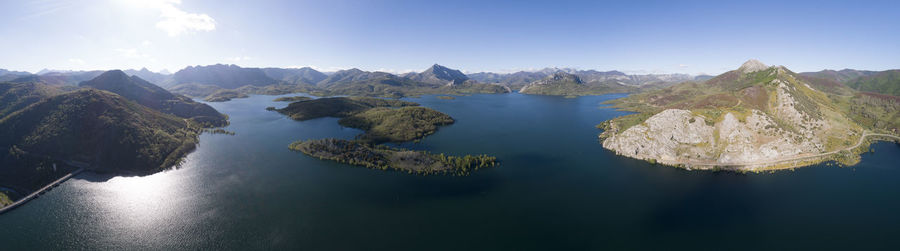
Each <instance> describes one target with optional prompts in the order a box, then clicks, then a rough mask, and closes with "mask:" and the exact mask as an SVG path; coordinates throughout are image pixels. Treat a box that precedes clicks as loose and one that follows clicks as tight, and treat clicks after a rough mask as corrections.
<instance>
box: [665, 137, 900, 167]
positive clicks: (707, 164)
mask: <svg viewBox="0 0 900 251" xmlns="http://www.w3.org/2000/svg"><path fill="white" fill-rule="evenodd" d="M871 136H880V137H888V138H894V139H897V140H900V137H898V136H894V135H890V134H883V133H869V132H864V133H863V135H862V137H859V142H856V145H853V146H851V147H848V148H846V149H841V150H834V151H830V152H825V153H819V154H813V155H805V156H795V157H790V158H785V159H777V160H769V161H759V162H751V163H719V162H713V161H704V162H699V161H697V162H695V161H676V162H672V164H675V165H686V166H691V167H698V166H705V167H730V166H731V167H741V166H763V167H768V166H772V165H774V164H779V163H784V162H794V161H801V160H806V159H813V158H820V157H824V156H828V155H832V154H836V153H839V152H841V151H849V150H853V149H854V148H857V147H859V146H860V145H862V143H863V141H864V140H865V139H866V138H867V137H871Z"/></svg>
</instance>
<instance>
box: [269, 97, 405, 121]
mask: <svg viewBox="0 0 900 251" xmlns="http://www.w3.org/2000/svg"><path fill="white" fill-rule="evenodd" d="M417 105H419V104H416V103H413V102H406V101H400V100H389V99H378V98H365V97H339V98H320V99H313V100H305V101H298V102H294V103H291V104H289V105H288V106H287V107H285V108H281V109H277V111H278V112H279V113H281V114H284V115H287V116H290V117H291V118H292V119H294V120H308V119H315V118H322V117H338V118H342V117H347V116H350V115H353V114H356V113H359V112H362V111H365V110H368V109H371V108H374V107H402V106H417Z"/></svg>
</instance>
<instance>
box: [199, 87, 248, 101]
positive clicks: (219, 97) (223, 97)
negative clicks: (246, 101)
mask: <svg viewBox="0 0 900 251" xmlns="http://www.w3.org/2000/svg"><path fill="white" fill-rule="evenodd" d="M246 97H249V96H247V94H245V93H242V92H238V91H235V90H218V91H216V92H213V93H212V94H210V95H209V96H206V99H204V100H206V102H225V101H230V100H231V99H236V98H246Z"/></svg>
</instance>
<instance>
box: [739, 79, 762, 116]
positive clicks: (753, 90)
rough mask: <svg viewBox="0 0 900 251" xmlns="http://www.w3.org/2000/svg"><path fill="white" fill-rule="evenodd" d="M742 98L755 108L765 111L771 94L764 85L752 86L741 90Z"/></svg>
mask: <svg viewBox="0 0 900 251" xmlns="http://www.w3.org/2000/svg"><path fill="white" fill-rule="evenodd" d="M740 95H741V100H742V101H743V102H744V103H746V104H748V105H750V106H752V107H753V108H754V109H757V110H761V111H765V110H766V107H767V104H768V102H769V94H768V93H766V89H765V88H763V87H762V86H758V85H757V86H751V87H748V88H744V89H743V90H741V92H740Z"/></svg>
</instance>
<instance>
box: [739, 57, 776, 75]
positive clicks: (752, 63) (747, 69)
mask: <svg viewBox="0 0 900 251" xmlns="http://www.w3.org/2000/svg"><path fill="white" fill-rule="evenodd" d="M768 68H769V66H766V64H763V63H762V62H759V61H758V60H756V59H750V60H747V62H744V64H742V65H741V67H740V68H738V70H739V71H741V73H751V72H756V71H762V70H765V69H768Z"/></svg>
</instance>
